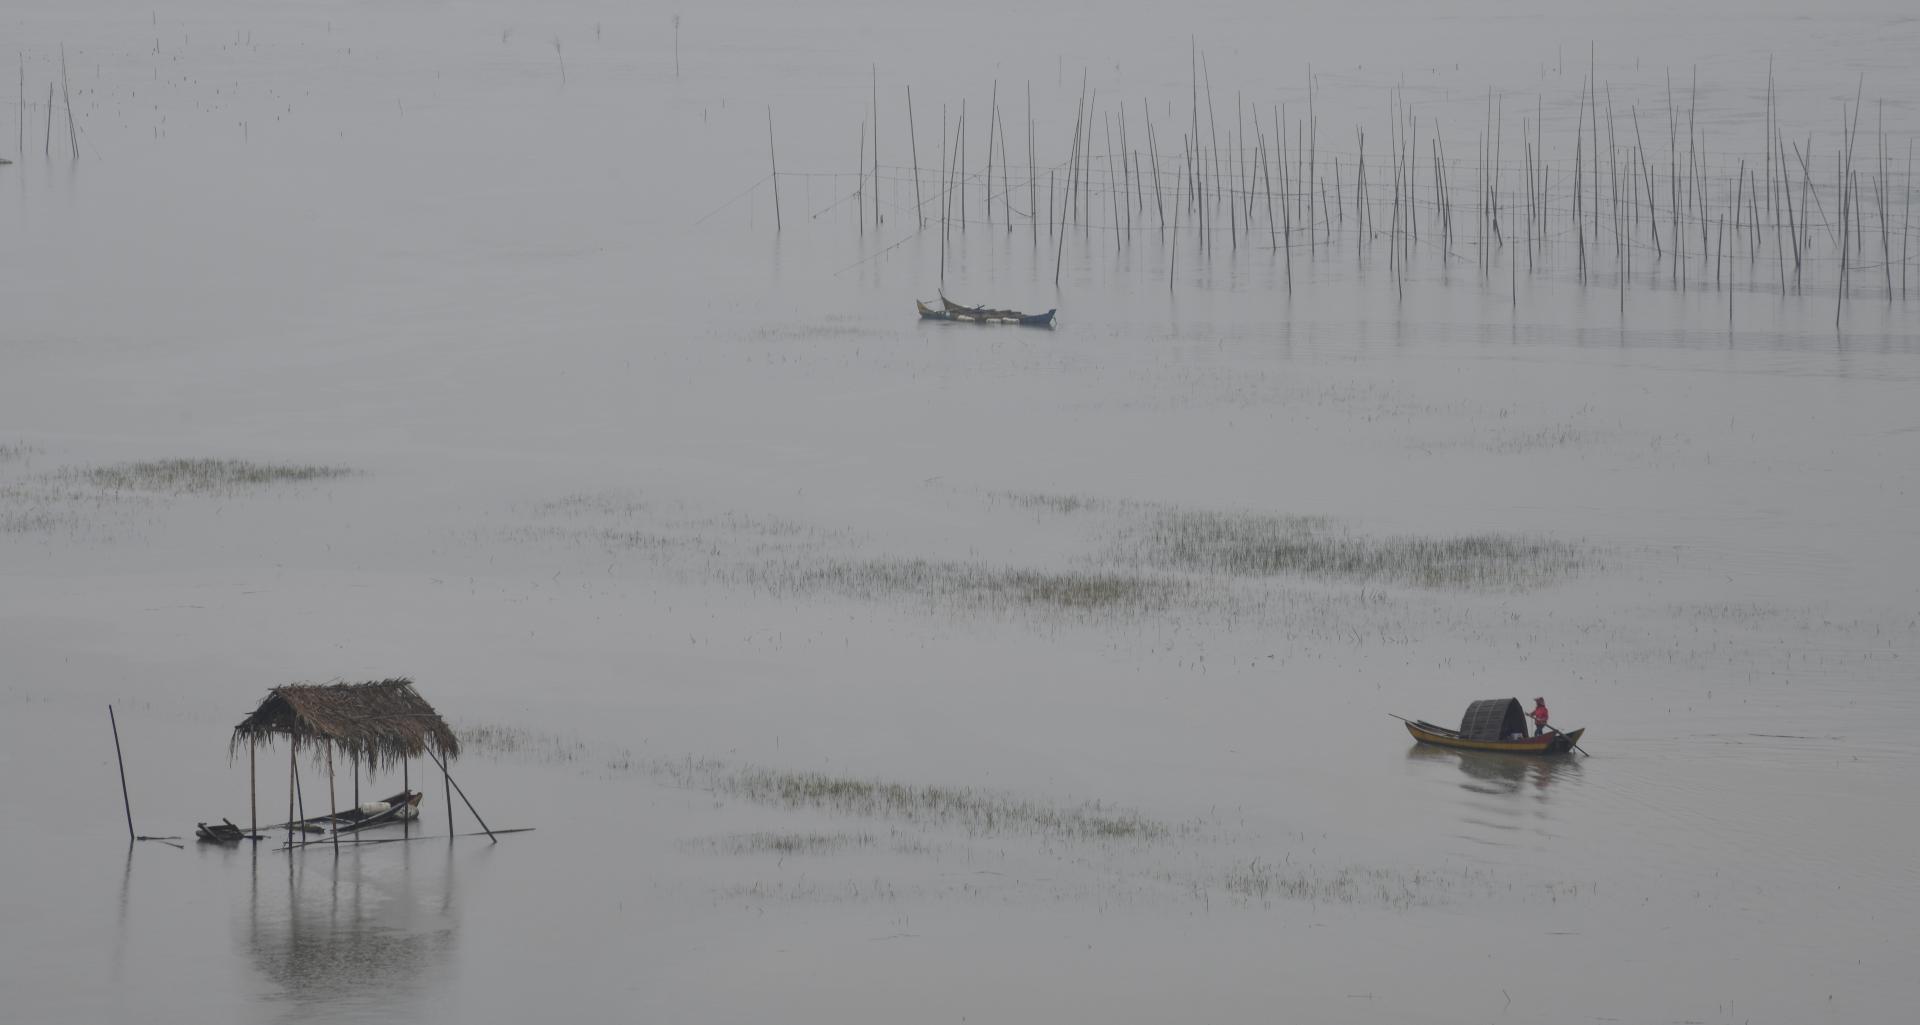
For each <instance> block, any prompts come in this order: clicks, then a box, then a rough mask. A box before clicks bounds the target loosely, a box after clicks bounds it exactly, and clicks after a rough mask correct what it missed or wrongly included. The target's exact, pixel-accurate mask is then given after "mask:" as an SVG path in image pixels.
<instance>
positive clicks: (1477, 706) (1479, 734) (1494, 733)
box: [1394, 698, 1587, 755]
mask: <svg viewBox="0 0 1920 1025" xmlns="http://www.w3.org/2000/svg"><path fill="white" fill-rule="evenodd" d="M1394 718H1396V719H1399V720H1400V721H1401V722H1403V723H1406V724H1407V732H1408V733H1411V734H1413V739H1415V740H1417V741H1419V742H1420V743H1422V744H1432V745H1434V746H1436V747H1451V748H1454V749H1456V750H1461V751H1500V752H1504V753H1506V754H1516V755H1563V754H1566V753H1568V752H1570V751H1572V750H1574V749H1575V748H1577V747H1579V745H1580V735H1581V734H1583V733H1585V732H1587V731H1586V729H1585V728H1582V729H1577V730H1568V731H1566V732H1564V733H1562V732H1560V731H1559V730H1551V728H1550V732H1548V733H1545V734H1542V735H1540V736H1533V737H1530V736H1528V735H1527V725H1528V724H1527V714H1526V713H1525V712H1524V711H1522V710H1521V708H1520V699H1518V698H1490V699H1488V700H1485V701H1475V702H1473V703H1472V704H1469V705H1468V706H1467V711H1466V714H1464V715H1462V716H1461V717H1460V728H1459V729H1457V730H1450V729H1448V728H1446V727H1445V726H1437V725H1435V724H1433V723H1430V722H1427V721H1426V720H1424V719H1406V718H1402V717H1401V716H1397V715H1396V716H1394ZM1582 753H1583V754H1584V753H1585V752H1584V751H1583V752H1582Z"/></svg>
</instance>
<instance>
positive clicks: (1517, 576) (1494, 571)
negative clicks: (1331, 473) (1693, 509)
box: [1120, 509, 1583, 588]
mask: <svg viewBox="0 0 1920 1025" xmlns="http://www.w3.org/2000/svg"><path fill="white" fill-rule="evenodd" d="M1120 548H1121V551H1122V553H1123V555H1124V557H1128V558H1132V559H1135V560H1138V561H1139V562H1141V563H1144V564H1147V565H1151V566H1161V567H1169V568H1177V569H1186V570H1195V571H1201V572H1210V573H1221V574H1226V575H1228V576H1236V577H1269V576H1279V575H1283V574H1294V575H1300V576H1310V577H1322V578H1329V579H1337V580H1349V581H1354V582H1358V583H1368V582H1389V583H1399V584H1408V585H1412V586H1415V587H1426V588H1482V587H1492V588H1507V587H1528V586H1535V585H1539V584H1543V583H1547V582H1549V581H1551V580H1553V579H1555V578H1557V577H1560V576H1564V575H1566V574H1568V573H1571V572H1573V571H1574V570H1576V569H1578V568H1579V567H1580V566H1581V564H1582V561H1583V556H1582V552H1581V549H1580V548H1578V547H1576V546H1574V545H1572V544H1568V543H1566V542H1562V541H1553V540H1548V539H1544V538H1534V537H1525V536H1515V535H1507V534H1472V535H1461V536H1455V537H1418V536H1389V537H1366V536H1360V535H1354V534H1350V533H1347V532H1345V531H1343V530H1340V529H1338V528H1337V527H1336V526H1335V525H1334V523H1333V522H1332V521H1331V520H1328V519H1326V518H1325V517H1318V516H1278V515H1271V514H1264V513H1228V512H1211V511H1204V510H1185V509H1162V510H1159V511H1158V512H1156V513H1155V514H1154V515H1153V516H1152V518H1151V519H1150V521H1149V522H1148V523H1147V524H1145V525H1144V526H1139V527H1135V528H1131V529H1129V530H1127V531H1126V532H1125V533H1124V534H1123V536H1122V539H1121V541H1120Z"/></svg>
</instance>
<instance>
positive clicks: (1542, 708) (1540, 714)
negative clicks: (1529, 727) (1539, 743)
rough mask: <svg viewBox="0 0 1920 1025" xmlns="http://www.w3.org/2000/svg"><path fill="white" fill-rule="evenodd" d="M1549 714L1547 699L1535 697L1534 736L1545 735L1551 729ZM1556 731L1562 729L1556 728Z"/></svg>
mask: <svg viewBox="0 0 1920 1025" xmlns="http://www.w3.org/2000/svg"><path fill="white" fill-rule="evenodd" d="M1547 714H1548V713H1547V699H1546V698H1534V699H1533V735H1534V736H1536V737H1544V736H1546V735H1547V730H1548V729H1549V727H1548V726H1547ZM1554 732H1555V733H1558V732H1560V731H1559V730H1554Z"/></svg>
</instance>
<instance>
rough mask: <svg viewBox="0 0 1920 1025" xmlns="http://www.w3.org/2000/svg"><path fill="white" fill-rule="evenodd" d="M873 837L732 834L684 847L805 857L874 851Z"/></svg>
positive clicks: (771, 833) (717, 851)
mask: <svg viewBox="0 0 1920 1025" xmlns="http://www.w3.org/2000/svg"><path fill="white" fill-rule="evenodd" d="M875 843H876V841H875V839H874V837H873V835H872V834H871V833H776V832H754V833H733V834H729V835H726V836H713V837H702V838H699V839H694V840H688V841H685V842H683V843H682V844H681V846H682V847H683V848H686V849H688V850H693V851H698V852H704V853H709V854H777V855H780V856H781V857H792V856H795V855H803V854H838V853H840V852H841V851H846V850H851V849H854V848H868V847H873V846H874V845H875Z"/></svg>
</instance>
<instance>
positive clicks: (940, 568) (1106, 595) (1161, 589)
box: [745, 558, 1189, 614]
mask: <svg viewBox="0 0 1920 1025" xmlns="http://www.w3.org/2000/svg"><path fill="white" fill-rule="evenodd" d="M745 575H746V576H747V577H749V578H751V579H753V580H754V581H755V582H758V583H760V584H762V585H764V586H766V587H768V588H769V589H771V590H773V591H775V592H777V593H794V592H808V591H823V590H824V591H833V592H836V593H839V594H842V595H845V596H848V597H853V598H862V599H868V600H883V599H887V598H892V597H898V596H901V595H914V596H919V597H922V598H926V599H929V600H934V601H941V602H946V603H949V604H951V605H955V606H959V607H963V608H971V609H976V610H996V611H1008V610H1021V609H1055V610H1060V611H1067V612H1078V613H1089V612H1103V611H1115V612H1124V613H1132V614H1138V613H1145V612H1157V611H1161V610H1164V609H1167V608H1170V607H1172V606H1173V605H1175V604H1176V603H1177V602H1178V600H1179V599H1180V597H1181V595H1182V594H1183V593H1184V592H1186V591H1187V590H1189V585H1188V584H1187V583H1186V582H1184V581H1180V580H1176V579H1172V578H1168V577H1164V576H1156V575H1149V574H1144V573H1137V572H1117V571H1109V570H1043V569H1028V568H1021V567H1008V566H994V565H990V564H988V563H985V562H979V561H973V562H958V561H949V560H934V559H898V558H872V559H830V560H825V561H819V562H806V563H789V564H785V565H763V566H758V567H753V568H752V569H751V570H750V571H749V572H748V573H747V574H745Z"/></svg>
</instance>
